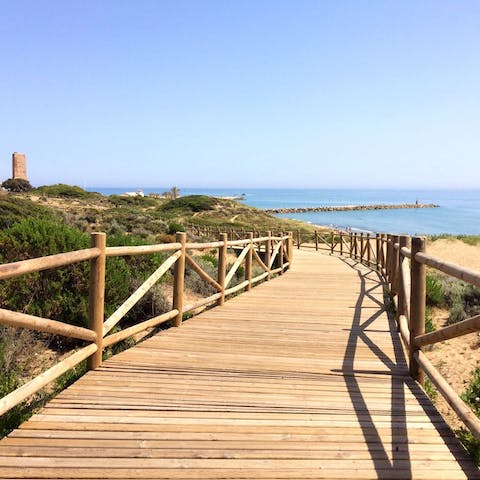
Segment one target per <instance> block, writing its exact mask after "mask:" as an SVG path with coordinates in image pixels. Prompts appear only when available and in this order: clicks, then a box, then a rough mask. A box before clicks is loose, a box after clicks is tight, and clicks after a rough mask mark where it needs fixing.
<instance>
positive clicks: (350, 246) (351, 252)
mask: <svg viewBox="0 0 480 480" xmlns="http://www.w3.org/2000/svg"><path fill="white" fill-rule="evenodd" d="M349 238H350V244H349V246H348V247H349V250H350V258H352V255H353V235H352V232H350V234H349Z"/></svg>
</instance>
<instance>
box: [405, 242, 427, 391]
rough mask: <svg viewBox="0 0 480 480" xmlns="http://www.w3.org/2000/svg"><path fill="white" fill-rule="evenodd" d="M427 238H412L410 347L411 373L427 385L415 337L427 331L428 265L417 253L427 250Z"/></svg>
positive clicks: (422, 383)
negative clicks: (419, 362)
mask: <svg viewBox="0 0 480 480" xmlns="http://www.w3.org/2000/svg"><path fill="white" fill-rule="evenodd" d="M425 245H426V240H425V238H424V237H413V238H412V258H411V271H410V275H411V283H410V288H411V290H410V347H409V361H410V363H409V365H410V375H411V376H412V377H413V378H414V379H415V380H417V381H418V382H419V383H420V384H421V385H425V374H424V373H423V371H422V370H421V368H420V366H419V365H418V363H417V361H416V360H415V356H414V354H415V351H416V350H419V348H418V347H417V346H416V345H415V337H416V336H417V335H422V334H424V333H425V303H426V271H427V267H426V266H425V265H424V264H422V263H420V262H417V260H416V259H415V255H416V254H417V253H419V252H421V253H424V252H425Z"/></svg>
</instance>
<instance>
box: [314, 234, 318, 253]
mask: <svg viewBox="0 0 480 480" xmlns="http://www.w3.org/2000/svg"><path fill="white" fill-rule="evenodd" d="M314 238H315V251H317V252H318V232H317V231H316V230H315V234H314Z"/></svg>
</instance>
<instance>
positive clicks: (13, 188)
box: [1, 178, 32, 193]
mask: <svg viewBox="0 0 480 480" xmlns="http://www.w3.org/2000/svg"><path fill="white" fill-rule="evenodd" d="M1 187H2V188H4V189H5V190H7V191H9V192H15V193H22V192H29V191H30V190H31V189H32V186H31V185H30V182H29V181H28V180H25V179H24V178H9V179H8V180H5V181H4V182H2V185H1Z"/></svg>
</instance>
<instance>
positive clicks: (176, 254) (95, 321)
mask: <svg viewBox="0 0 480 480" xmlns="http://www.w3.org/2000/svg"><path fill="white" fill-rule="evenodd" d="M91 242H92V244H91V248H89V249H85V250H78V251H74V252H68V253H61V254H58V255H51V256H47V257H42V258H35V259H31V260H24V261H21V262H14V263H9V264H3V265H0V281H1V280H4V279H8V278H13V277H18V276H21V275H24V274H27V273H32V272H39V271H42V270H46V269H52V268H59V267H64V266H67V265H72V264H75V263H78V262H82V261H86V260H89V261H90V264H91V268H90V279H89V282H90V293H89V319H88V320H89V321H88V328H83V327H78V326H73V325H69V324H66V323H62V322H59V321H56V320H52V319H46V318H40V317H36V316H33V315H27V314H25V313H21V312H14V311H10V310H5V309H0V325H6V326H12V327H18V328H28V329H31V330H35V331H40V332H48V333H52V334H55V335H61V336H64V337H68V338H74V339H77V340H83V341H86V342H89V343H88V345H86V346H84V347H82V348H80V349H79V350H77V351H76V352H75V353H73V354H71V355H70V356H68V357H67V358H65V359H63V360H62V361H60V362H59V363H57V364H56V365H54V366H53V367H51V368H49V369H48V370H47V371H45V372H43V373H41V374H40V375H38V376H37V377H35V378H34V379H32V380H30V381H29V382H27V383H25V384H24V385H22V386H21V387H19V388H17V389H16V390H14V391H12V392H10V393H9V394H7V395H6V396H5V397H3V398H2V399H0V415H3V414H4V413H5V412H7V411H8V410H10V409H11V408H13V407H15V406H16V405H18V404H19V403H21V402H23V401H24V400H26V399H27V398H28V397H30V396H31V395H33V394H34V393H36V392H37V391H39V390H40V389H41V388H43V387H44V386H46V385H47V384H49V383H50V382H52V381H54V380H55V379H57V378H58V377H59V376H60V375H62V374H63V373H65V372H66V371H68V370H69V369H71V368H73V367H75V366H76V365H78V364H79V363H81V362H82V361H84V360H87V366H88V368H90V369H94V368H97V367H98V366H100V365H101V363H102V352H103V350H104V349H105V348H106V347H108V346H110V345H113V344H115V343H118V342H120V341H122V340H125V339H126V338H128V337H131V336H132V335H135V334H137V333H139V332H142V331H143V330H145V329H147V328H152V327H155V326H158V325H160V324H162V323H165V322H167V321H169V320H172V321H173V325H174V326H176V327H179V326H180V325H181V324H182V320H183V315H184V314H186V313H189V312H192V311H193V310H198V309H199V308H206V307H207V306H208V305H212V304H217V305H223V304H224V302H225V300H226V298H227V297H228V296H229V295H232V294H234V293H237V292H240V291H242V290H244V291H248V290H250V289H251V288H252V286H253V285H255V284H257V283H258V282H260V281H261V280H264V279H265V280H269V279H270V278H271V276H272V275H275V274H282V273H284V272H285V270H287V269H288V268H289V267H290V265H291V262H292V256H293V236H292V234H291V233H288V234H281V235H278V236H274V235H271V234H269V235H266V236H263V237H254V235H253V233H251V232H246V233H245V237H244V238H241V239H235V240H228V236H227V234H226V233H221V234H220V235H219V240H218V241H214V242H204V243H202V242H197V243H187V239H186V234H185V233H183V232H180V233H177V235H176V241H175V242H174V243H168V244H159V245H141V246H126V247H107V246H106V235H105V234H104V233H93V234H92V237H91ZM204 250H209V251H211V250H217V257H218V274H217V278H212V277H211V276H210V275H209V274H208V273H207V272H205V271H204V270H203V269H202V267H201V266H200V265H198V263H197V262H196V260H195V253H194V252H201V251H204ZM158 252H167V253H168V254H169V256H168V258H167V259H166V260H165V261H164V262H163V264H162V265H160V266H159V267H158V268H157V269H156V270H155V271H154V272H153V273H152V274H151V275H150V277H148V278H147V279H146V280H145V281H144V282H143V284H142V285H141V286H140V287H139V288H138V289H137V290H136V291H135V292H133V293H132V294H131V295H130V297H128V298H127V299H126V300H125V301H124V302H123V304H122V305H120V306H119V307H118V308H117V310H116V311H115V312H114V313H113V314H112V315H110V316H109V317H108V318H107V319H104V298H105V265H106V258H107V257H113V256H122V257H124V256H130V255H148V254H154V253H158ZM229 252H230V253H233V254H235V255H236V260H235V261H234V263H233V265H232V266H231V268H230V269H229V270H228V271H227V255H228V253H229ZM254 263H256V264H257V265H258V266H259V267H260V269H261V270H262V273H261V274H259V275H257V276H255V277H253V276H252V272H253V268H252V266H253V264H254ZM242 264H243V265H244V266H245V279H244V281H242V282H240V283H239V284H238V285H231V283H232V281H233V278H234V276H235V273H236V272H237V271H238V269H239V268H240V266H241V265H242ZM186 265H188V266H189V267H190V268H191V269H192V270H194V271H195V272H196V273H197V274H198V275H199V276H200V277H201V278H202V279H203V280H204V281H205V282H207V283H208V284H209V285H211V286H212V287H213V288H214V289H215V290H216V292H215V294H213V295H211V296H209V297H207V298H203V299H201V300H199V301H196V302H193V303H190V304H187V305H185V303H184V277H185V269H186ZM172 268H173V305H172V310H170V311H169V312H166V313H163V314H162V315H158V316H156V317H154V318H150V319H148V320H144V321H142V322H140V323H137V324H134V325H132V326H130V327H128V328H125V329H123V330H120V331H118V332H116V333H111V331H112V329H113V328H114V327H115V326H117V325H118V324H119V322H120V321H121V320H122V318H124V317H125V315H126V314H127V313H128V312H129V311H130V310H131V309H132V308H133V307H134V305H135V304H136V303H137V302H139V301H140V300H141V299H142V297H144V296H145V294H146V293H147V292H148V291H149V290H150V289H151V288H152V287H153V286H154V285H155V284H156V283H157V282H158V281H159V280H160V278H161V277H162V276H163V275H165V273H166V272H167V271H169V270H171V269H172Z"/></svg>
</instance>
